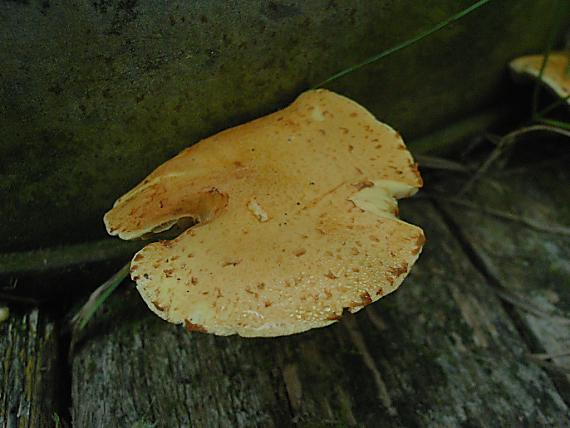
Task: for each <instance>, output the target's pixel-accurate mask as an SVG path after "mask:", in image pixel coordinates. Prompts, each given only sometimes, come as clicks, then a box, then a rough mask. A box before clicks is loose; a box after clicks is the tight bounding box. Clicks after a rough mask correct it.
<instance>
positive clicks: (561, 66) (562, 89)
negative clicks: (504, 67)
mask: <svg viewBox="0 0 570 428" xmlns="http://www.w3.org/2000/svg"><path fill="white" fill-rule="evenodd" d="M543 61H544V55H528V56H523V57H520V58H517V59H514V60H512V61H511V63H510V67H511V69H512V70H513V72H514V73H515V74H517V75H528V76H532V77H538V75H539V74H540V69H541V67H542V62H543ZM567 70H568V54H567V53H566V52H552V53H550V55H548V61H547V63H546V66H545V67H544V71H543V72H542V81H543V82H544V83H545V84H546V85H548V87H550V89H552V90H553V91H554V92H555V93H556V95H558V96H559V97H561V98H565V97H567V96H568V95H570V76H569V75H568V74H567ZM567 103H568V104H569V105H570V98H569V99H568V100H567Z"/></svg>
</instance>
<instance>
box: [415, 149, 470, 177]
mask: <svg viewBox="0 0 570 428" xmlns="http://www.w3.org/2000/svg"><path fill="white" fill-rule="evenodd" d="M414 158H415V159H416V160H417V161H418V162H419V164H420V166H421V167H422V168H430V169H441V170H445V171H453V172H462V173H465V174H469V172H470V171H469V168H467V167H466V166H465V165H463V164H461V163H459V162H455V161H452V160H449V159H445V158H440V157H437V156H427V155H419V154H418V155H414Z"/></svg>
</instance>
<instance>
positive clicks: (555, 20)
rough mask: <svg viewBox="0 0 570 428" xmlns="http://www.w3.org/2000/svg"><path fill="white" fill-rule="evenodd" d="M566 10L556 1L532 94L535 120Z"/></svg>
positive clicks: (560, 2)
mask: <svg viewBox="0 0 570 428" xmlns="http://www.w3.org/2000/svg"><path fill="white" fill-rule="evenodd" d="M565 9H566V7H565V5H564V4H563V3H562V1H561V0H556V1H555V3H554V7H553V8H552V17H551V20H550V22H551V23H552V25H551V27H550V32H549V34H548V39H547V42H546V49H545V50H544V58H543V60H542V64H541V66H540V71H539V72H538V76H537V77H536V81H535V83H534V91H533V93H532V118H533V119H534V120H536V119H537V117H538V116H537V108H538V95H539V92H540V88H541V83H542V75H543V74H544V69H545V68H546V64H547V63H548V57H549V56H550V51H551V50H552V46H553V45H554V41H555V40H556V35H557V34H558V29H559V28H560V24H561V20H562V17H563V16H564V11H565Z"/></svg>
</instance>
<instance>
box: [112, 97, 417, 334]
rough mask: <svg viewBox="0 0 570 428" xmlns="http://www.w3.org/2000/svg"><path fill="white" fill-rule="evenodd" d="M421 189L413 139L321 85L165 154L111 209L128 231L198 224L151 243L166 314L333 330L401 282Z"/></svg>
mask: <svg viewBox="0 0 570 428" xmlns="http://www.w3.org/2000/svg"><path fill="white" fill-rule="evenodd" d="M421 185H422V180H421V177H420V175H419V173H418V169H417V167H416V165H415V164H414V162H413V160H412V157H411V155H410V153H409V152H408V151H407V149H406V147H405V145H404V143H403V141H402V139H401V138H400V135H399V134H398V133H397V132H395V131H394V130H393V129H392V128H390V127H389V126H387V125H384V124H383V123H380V122H378V121H377V120H376V119H375V118H374V117H373V116H372V115H371V114H370V113H369V112H368V111H366V110H365V109H364V108H363V107H361V106H360V105H358V104H356V103H355V102H353V101H351V100H349V99H347V98H345V97H342V96H340V95H337V94H335V93H333V92H329V91H326V90H317V91H308V92H305V93H304V94H302V95H301V96H299V98H298V99H297V100H296V101H295V102H294V103H293V104H291V105H290V106H289V107H287V108H285V109H283V110H281V111H278V112H276V113H273V114H270V115H268V116H265V117H262V118H260V119H257V120H254V121H252V122H249V123H247V124H245V125H241V126H238V127H235V128H231V129H228V130H226V131H224V132H221V133H219V134H216V135H214V136H212V137H210V138H207V139H205V140H203V141H201V142H200V143H198V144H196V145H194V146H192V147H190V148H188V149H186V150H184V151H183V152H181V153H180V154H179V155H178V156H176V157H174V158H173V159H171V160H169V161H167V162H165V163H164V164H162V165H161V166H160V167H158V168H157V169H156V170H155V171H154V172H153V173H152V174H150V175H149V176H148V177H147V178H146V179H145V180H144V181H143V182H142V183H140V184H139V185H138V186H136V187H135V188H134V189H133V190H131V191H130V192H128V193H127V194H126V195H124V196H123V197H121V198H120V199H119V200H117V202H116V203H115V205H114V207H113V209H112V210H110V211H109V212H108V213H107V214H106V215H105V224H106V226H107V230H108V232H109V233H110V234H112V235H118V236H119V237H121V238H123V239H133V238H139V237H142V236H148V235H149V234H152V233H156V232H160V231H164V230H166V229H168V228H170V227H172V226H173V225H175V224H176V223H178V222H180V221H191V222H197V223H198V224H197V225H196V226H194V227H192V228H190V229H187V230H186V231H184V232H183V233H182V234H180V235H179V236H178V237H177V238H176V239H174V240H171V241H160V242H156V243H152V244H150V245H148V246H146V247H145V248H143V249H142V250H141V251H139V252H138V253H137V254H136V256H135V257H134V259H133V262H132V264H131V276H132V278H133V280H134V281H136V283H137V288H138V290H139V292H140V294H141V295H142V297H143V299H144V300H145V302H146V303H147V305H148V306H149V308H150V309H151V310H152V311H154V312H155V313H156V314H157V315H159V316H160V317H162V318H164V319H165V320H167V321H170V322H173V323H177V324H179V323H184V324H185V325H186V327H187V328H188V329H189V330H197V331H204V332H210V333H214V334H218V335H230V334H235V333H237V334H239V335H241V336H280V335H286V334H292V333H297V332H301V331H305V330H309V329H311V328H314V327H322V326H326V325H328V324H331V323H333V322H335V321H336V320H338V319H339V318H340V317H341V315H342V313H343V310H344V309H348V310H349V311H350V312H356V311H358V310H359V309H361V308H362V307H364V306H366V305H368V304H369V303H371V302H373V301H376V300H377V299H379V298H380V297H382V296H384V295H386V294H388V293H390V292H392V291H394V290H395V289H396V288H397V287H398V286H399V285H400V283H401V282H402V281H403V279H404V277H405V276H406V274H407V273H408V272H409V270H410V268H411V266H412V264H413V263H414V262H415V260H416V259H417V257H418V255H419V253H420V251H421V249H422V245H423V243H424V234H423V232H422V230H421V229H420V228H418V227H416V226H413V225H410V224H408V223H405V222H403V221H401V220H399V219H398V218H397V217H396V215H397V203H396V199H395V198H401V197H406V196H410V195H412V194H414V193H415V192H416V191H417V189H418V188H419V187H421Z"/></svg>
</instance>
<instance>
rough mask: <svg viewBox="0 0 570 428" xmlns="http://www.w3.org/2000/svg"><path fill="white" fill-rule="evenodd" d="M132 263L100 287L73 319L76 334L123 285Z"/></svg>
mask: <svg viewBox="0 0 570 428" xmlns="http://www.w3.org/2000/svg"><path fill="white" fill-rule="evenodd" d="M129 268H130V262H129V263H127V264H126V265H124V266H123V267H122V268H121V270H119V271H118V272H117V273H115V274H114V275H113V276H112V277H111V278H109V279H108V280H107V281H105V282H104V283H103V284H102V285H100V286H99V287H98V288H97V289H96V290H95V291H94V292H93V293H91V296H89V299H88V300H87V302H86V303H85V304H84V305H83V306H82V307H81V309H80V310H79V311H78V312H77V313H76V314H75V315H74V317H73V318H72V319H71V324H72V329H73V331H74V332H80V331H81V330H83V329H84V328H85V326H86V325H87V323H88V322H89V320H90V319H91V318H92V317H93V315H94V314H95V312H97V309H99V308H100V307H101V305H102V304H103V303H104V302H105V301H106V300H107V299H108V298H109V296H110V295H111V294H112V293H113V291H115V290H116V288H117V287H118V286H119V285H121V283H122V282H123V280H124V279H125V278H126V277H127V276H128V275H129Z"/></svg>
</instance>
